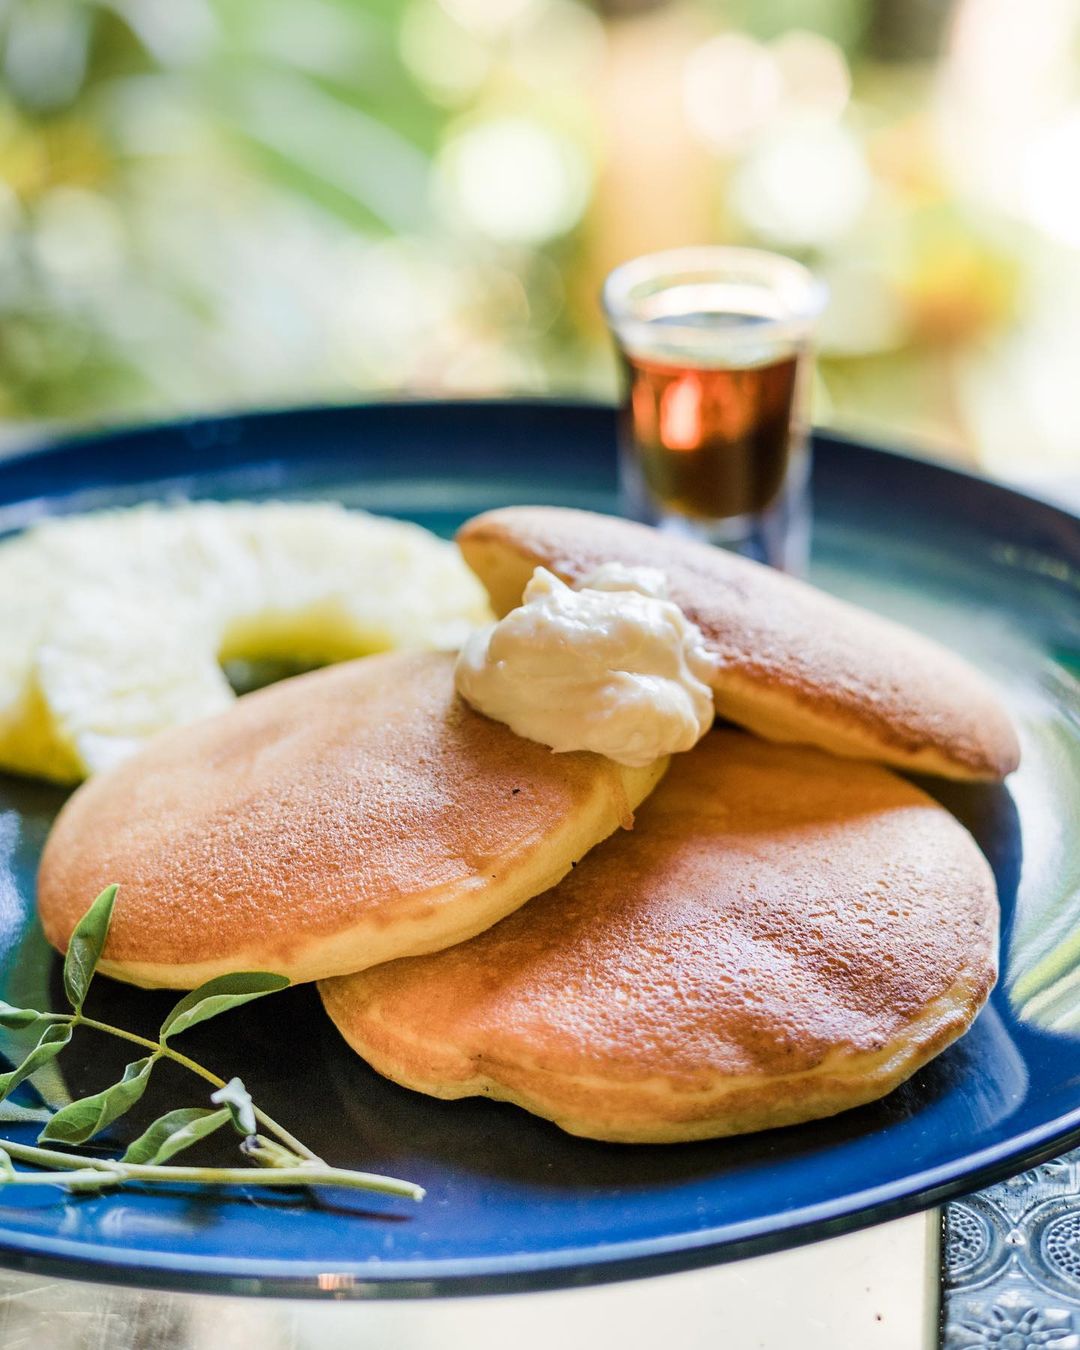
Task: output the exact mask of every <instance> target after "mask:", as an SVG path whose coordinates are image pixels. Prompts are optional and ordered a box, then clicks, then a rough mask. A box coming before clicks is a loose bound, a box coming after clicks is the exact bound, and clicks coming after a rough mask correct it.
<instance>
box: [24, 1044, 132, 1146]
mask: <svg viewBox="0 0 1080 1350" xmlns="http://www.w3.org/2000/svg"><path fill="white" fill-rule="evenodd" d="M156 1063H157V1055H147V1057H146V1058H145V1059H137V1060H134V1061H133V1062H132V1063H131V1064H129V1065H128V1066H127V1068H126V1069H125V1070H124V1076H123V1078H121V1079H120V1081H119V1083H113V1085H112V1086H111V1087H107V1088H105V1089H104V1090H103V1091H101V1092H95V1093H94V1095H93V1096H92V1097H81V1098H80V1099H79V1100H78V1101H77V1102H71V1103H70V1104H69V1105H68V1106H65V1107H62V1108H61V1109H60V1110H59V1111H57V1113H56V1115H54V1116H53V1117H52V1119H51V1120H50V1121H49V1123H48V1125H46V1126H45V1128H44V1129H43V1130H42V1131H41V1133H40V1134H39V1135H38V1143H39V1144H46V1143H60V1144H85V1143H86V1141H87V1140H88V1139H92V1138H93V1137H94V1135H95V1134H99V1133H100V1132H101V1131H102V1130H103V1129H104V1128H105V1127H106V1125H111V1124H112V1122H113V1121H114V1120H117V1119H118V1118H119V1117H120V1116H122V1115H123V1114H124V1112H125V1111H130V1110H131V1108H132V1107H133V1106H134V1105H135V1103H136V1102H137V1101H138V1100H139V1098H140V1097H141V1096H142V1095H143V1093H144V1092H145V1091H146V1085H147V1084H148V1083H149V1082H150V1074H151V1073H152V1072H153V1068H154V1065H155V1064H156Z"/></svg>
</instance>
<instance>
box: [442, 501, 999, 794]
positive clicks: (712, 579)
mask: <svg viewBox="0 0 1080 1350" xmlns="http://www.w3.org/2000/svg"><path fill="white" fill-rule="evenodd" d="M458 542H459V543H460V545H461V549H462V552H463V553H464V554H465V558H466V561H467V562H468V563H469V565H470V566H471V567H472V568H473V570H474V571H475V572H476V573H477V575H478V576H479V577H480V579H481V581H483V582H484V584H485V586H486V587H487V588H488V590H489V592H490V594H491V597H492V603H493V605H494V607H495V610H496V612H497V613H505V612H506V611H507V610H508V609H510V608H512V607H513V606H514V605H516V604H518V603H519V602H520V598H521V591H522V589H523V587H524V584H525V582H526V581H527V580H528V577H529V575H530V573H531V571H532V569H533V567H535V566H537V565H538V564H542V565H543V566H545V567H548V568H550V569H551V570H552V571H554V572H556V573H557V574H558V575H559V576H560V577H562V579H563V580H565V581H567V582H569V583H571V584H574V583H578V582H580V581H581V580H583V579H584V578H585V577H587V576H588V575H589V574H590V573H591V572H593V571H594V570H595V569H596V568H597V567H598V566H600V564H601V563H604V562H621V563H624V564H626V565H628V566H650V567H659V568H661V569H662V570H663V571H664V572H665V574H666V576H667V579H668V587H669V591H670V595H671V598H672V599H673V600H674V601H675V602H676V604H678V605H679V606H680V607H681V608H682V610H683V611H684V612H685V613H686V614H687V616H688V617H689V618H690V619H692V620H693V621H694V623H696V624H697V625H698V626H699V627H700V628H701V630H702V632H703V633H704V635H705V638H706V642H707V644H708V646H709V648H710V649H711V650H712V651H713V652H715V653H716V654H717V655H718V656H720V657H721V659H722V661H723V668H722V670H721V672H720V674H719V675H718V677H717V679H716V681H715V684H714V690H715V693H716V701H717V711H718V712H719V713H720V714H721V715H722V716H725V717H728V718H730V719H731V720H732V721H735V722H739V723H741V724H742V725H744V726H748V727H750V728H751V729H752V730H754V731H756V732H758V734H759V735H763V736H767V737H769V738H770V739H775V740H785V741H802V742H805V743H808V744H814V745H820V746H822V747H823V748H825V749H828V750H831V751H832V752H833V753H837V754H845V755H853V756H855V757H858V758H869V759H881V760H883V761H884V762H886V763H890V764H894V765H897V766H898V767H901V768H910V769H916V770H921V771H925V772H928V773H938V774H942V775H945V776H948V777H955V778H973V779H998V778H1002V777H1004V776H1005V775H1006V774H1008V773H1010V772H1011V771H1012V770H1013V769H1014V768H1016V766H1017V764H1018V762H1019V746H1018V743H1017V739H1016V733H1015V731H1014V729H1013V726H1012V723H1011V722H1010V719H1009V717H1008V714H1007V713H1006V712H1005V710H1004V709H1003V707H1002V705H1001V703H1000V700H999V699H998V698H997V696H996V694H995V693H994V691H993V689H992V688H991V687H990V685H989V683H988V682H987V681H986V680H984V679H983V678H982V676H981V675H980V674H979V673H978V672H977V671H975V670H973V669H972V667H971V666H970V665H968V664H967V663H966V662H965V661H962V660H961V659H960V658H959V657H957V656H955V655H954V654H953V653H951V652H948V651H946V650H945V649H944V648H943V647H940V646H938V645H937V644H936V643H933V642H931V641H929V640H928V639H926V638H923V637H921V636H920V635H918V634H915V633H912V632H910V631H909V630H907V629H905V628H902V627H900V626H899V625H897V624H894V623H892V622H890V621H888V620H886V619H883V618H881V617H879V616H877V615H874V614H871V613H869V612H868V611H866V610H863V609H859V608H858V607H856V606H854V605H849V604H846V603H844V602H842V601H840V600H837V599H836V598H835V597H833V596H829V595H826V594H825V593H824V592H822V591H819V590H817V589H816V588H814V587H812V586H809V585H806V584H805V583H803V582H800V581H797V580H795V579H794V578H792V577H789V576H785V575H784V574H782V573H780V572H776V571H774V570H773V569H771V568H767V567H762V566H760V565H759V564H757V563H754V562H751V561H748V560H747V559H744V558H739V557H736V556H735V555H734V554H731V553H729V552H727V551H725V550H721V549H716V548H709V547H707V546H705V545H702V544H698V543H694V542H692V541H688V540H683V539H678V538H674V537H672V536H671V535H667V534H663V533H661V532H660V531H657V530H653V529H650V528H648V527H647V526H644V525H637V524H634V523H632V522H630V521H624V520H617V519H615V518H614V517H610V516H601V515H595V514H593V513H591V512H585V511H571V510H563V509H559V508H555V507H510V508H507V509H504V510H499V511H491V512H488V513H487V514H486V515H482V516H477V517H476V518H475V519H474V520H471V521H469V522H468V523H467V524H466V525H465V526H464V527H463V529H462V530H461V532H460V534H459V537H458Z"/></svg>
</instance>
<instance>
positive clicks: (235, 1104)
mask: <svg viewBox="0 0 1080 1350" xmlns="http://www.w3.org/2000/svg"><path fill="white" fill-rule="evenodd" d="M210 1100H211V1101H212V1102H217V1104H218V1105H219V1106H227V1107H228V1108H229V1114H230V1115H231V1116H232V1121H233V1124H234V1125H235V1126H236V1128H237V1130H238V1131H239V1133H240V1134H242V1135H244V1136H245V1137H246V1136H248V1135H251V1134H254V1133H255V1130H256V1129H257V1126H256V1124H255V1107H254V1106H253V1105H252V1102H251V1093H250V1092H249V1091H248V1090H247V1088H246V1087H245V1086H244V1085H243V1083H242V1082H241V1081H240V1079H239V1078H230V1079H229V1081H228V1082H227V1083H226V1084H225V1086H224V1087H219V1088H218V1090H217V1091H216V1092H211V1094H210Z"/></svg>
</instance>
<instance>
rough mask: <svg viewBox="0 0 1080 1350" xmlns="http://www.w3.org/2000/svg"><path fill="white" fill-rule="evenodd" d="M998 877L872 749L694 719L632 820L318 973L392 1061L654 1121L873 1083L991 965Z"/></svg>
mask: <svg viewBox="0 0 1080 1350" xmlns="http://www.w3.org/2000/svg"><path fill="white" fill-rule="evenodd" d="M996 943H997V904H996V898H995V889H994V883H993V878H992V876H991V874H990V871H989V868H988V866H987V864H986V862H985V860H984V859H983V857H982V855H981V853H980V852H979V851H978V849H977V848H976V846H975V844H974V842H973V841H972V839H971V837H970V836H969V835H968V834H967V832H966V831H965V830H964V829H963V828H962V827H961V826H960V825H959V824H958V823H957V822H956V821H955V820H954V819H953V818H952V817H951V816H950V815H949V814H948V813H947V812H945V811H944V810H943V809H942V808H941V807H940V806H938V805H937V804H936V803H935V802H933V801H932V800H931V799H930V798H928V797H927V796H925V795H924V794H923V793H922V792H920V791H919V790H918V789H916V788H915V787H913V786H911V785H910V784H908V783H906V782H904V781H903V780H901V779H899V778H897V777H895V776H894V775H893V774H891V773H889V772H887V771H886V770H883V769H880V768H877V767H875V766H872V765H865V764H846V763H843V762H841V761H838V760H836V759H832V758H830V757H828V756H826V755H823V754H820V753H819V752H817V751H813V750H804V749H797V748H788V747H781V746H775V745H768V744H766V743H763V742H760V741H756V740H754V739H752V738H750V737H748V736H745V735H743V734H741V733H738V732H725V731H717V732H713V733H712V734H711V735H710V736H709V737H708V738H706V740H705V741H703V742H702V743H701V744H700V745H699V746H698V748H697V749H695V750H694V751H692V752H690V753H689V754H686V755H680V756H677V757H676V759H675V760H674V761H673V764H672V767H671V769H670V771H669V773H668V776H667V778H666V779H665V781H664V782H663V783H662V784H661V786H660V788H659V789H658V790H657V791H656V792H655V794H654V795H653V796H652V797H651V798H650V800H649V801H648V802H647V803H646V804H645V806H643V807H642V809H641V811H640V812H639V813H638V821H637V827H636V828H635V830H634V832H633V834H632V835H629V836H621V837H619V838H616V839H612V840H609V841H608V842H607V843H605V844H602V845H601V846H600V847H598V848H597V849H596V850H594V851H593V852H592V853H591V854H590V855H589V857H588V858H586V859H585V860H584V861H583V862H582V863H581V864H580V865H579V866H578V867H577V868H576V869H575V870H574V871H573V872H572V873H571V874H570V875H569V876H568V877H567V878H566V879H565V880H564V881H563V882H562V883H561V884H560V885H558V886H557V887H555V888H554V889H553V890H551V891H549V892H547V893H546V894H545V895H543V896H540V897H538V898H536V899H535V900H533V901H532V902H530V904H529V905H528V906H526V908H525V909H523V910H521V911H519V912H518V913H517V914H514V915H512V916H511V917H510V918H508V919H506V920H504V921H503V922H502V923H500V924H498V925H497V926H496V927H494V928H492V929H489V930H488V931H487V932H486V933H484V934H482V935H481V936H480V937H478V938H476V939H474V940H473V941H471V942H468V943H465V944H463V945H461V946H458V947H454V948H451V949H449V950H447V951H443V952H440V953H438V954H437V955H435V956H431V957H426V958H420V959H417V960H407V961H398V962H394V963H392V964H391V965H388V966H382V967H380V968H378V969H376V970H370V971H367V972H364V973H363V974H361V975H356V976H352V977H344V978H342V979H337V980H331V981H328V982H325V983H324V984H323V985H321V986H320V987H321V990H322V992H323V997H324V1001H325V1003H326V1006H327V1009H328V1011H329V1013H330V1015H331V1016H332V1017H333V1018H334V1020H335V1022H337V1024H338V1026H339V1028H340V1029H341V1030H342V1032H343V1033H344V1035H345V1037H346V1039H348V1040H349V1041H350V1042H351V1043H352V1044H353V1045H354V1046H355V1048H356V1049H358V1050H359V1051H360V1053H361V1054H363V1055H364V1056H365V1057H366V1058H368V1059H369V1060H370V1061H371V1062H372V1063H373V1064H374V1066H375V1067H376V1068H378V1069H380V1070H381V1071H382V1072H384V1073H386V1074H387V1075H389V1076H390V1077H392V1078H396V1079H398V1080H399V1081H401V1082H403V1083H406V1084H407V1085H410V1086H414V1087H418V1088H420V1089H422V1090H426V1091H429V1092H433V1093H435V1094H436V1095H440V1096H458V1095H464V1094H465V1093H469V1092H487V1093H490V1094H492V1095H495V1096H499V1097H506V1098H508V1099H509V1100H512V1101H517V1102H520V1103H521V1104H523V1105H525V1106H527V1107H528V1108H529V1109H531V1110H534V1111H537V1112H538V1113H540V1114H542V1115H546V1116H549V1117H550V1118H552V1119H554V1120H556V1121H557V1122H558V1123H560V1124H562V1125H563V1126H564V1127H565V1128H567V1129H570V1130H572V1131H574V1132H576V1133H583V1134H589V1135H595V1136H597V1137H600V1138H609V1139H624V1140H635V1139H636V1140H658V1141H663V1140H668V1139H680V1138H695V1137H704V1136H708V1135H712V1134H724V1133H730V1132H734V1131H736V1130H742V1129H757V1128H762V1127H764V1126H767V1125H772V1124H783V1123H787V1122H790V1121H794V1120H800V1119H806V1118H809V1117H812V1116H816V1115H825V1114H830V1113H831V1112H833V1111H836V1110H840V1109H843V1108H844V1107H846V1106H851V1105H855V1104H857V1103H859V1102H862V1101H866V1100H869V1099H871V1098H873V1097H875V1096H880V1095H882V1093H884V1092H886V1091H888V1090H889V1089H890V1088H891V1087H893V1086H895V1084H896V1083H897V1082H899V1081H900V1080H901V1079H902V1078H904V1077H906V1076H907V1075H908V1074H909V1073H911V1072H912V1071H913V1070H914V1069H915V1068H917V1067H918V1066H919V1065H920V1064H921V1063H923V1062H924V1061H925V1060H926V1059H927V1058H929V1057H930V1056H931V1055H932V1054H934V1053H936V1052H937V1051H939V1050H940V1049H941V1048H943V1046H944V1045H945V1044H947V1043H948V1042H949V1041H950V1040H952V1039H953V1038H954V1037H955V1036H957V1035H959V1034H960V1033H961V1032H962V1031H963V1030H964V1029H965V1028H966V1027H967V1025H968V1024H969V1022H970V1020H971V1018H972V1017H973V1016H974V1014H975V1012H976V1011H977V1009H978V1007H979V1006H980V1005H981V1004H982V1002H983V1001H984V999H985V998H986V995H987V994H988V992H989V990H990V987H991V985H992V983H993V980H994V974H995V959H996Z"/></svg>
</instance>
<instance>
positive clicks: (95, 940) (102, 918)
mask: <svg viewBox="0 0 1080 1350" xmlns="http://www.w3.org/2000/svg"><path fill="white" fill-rule="evenodd" d="M116 891H117V888H116V887H115V886H106V887H105V889H104V890H103V891H102V892H101V894H100V895H99V896H98V898H97V899H96V900H95V901H94V903H93V904H92V905H91V906H90V908H89V909H88V910H87V911H86V913H85V914H84V915H83V916H82V918H81V919H80V920H79V922H78V924H77V926H76V928H75V931H74V933H72V935H71V941H70V942H69V943H68V949H67V956H66V957H65V958H64V993H65V994H67V1000H68V1002H69V1003H70V1004H71V1006H72V1007H73V1008H74V1009H75V1011H76V1012H78V1011H79V1010H80V1008H81V1007H82V1005H83V1001H84V999H85V998H86V991H87V990H88V989H89V988H90V981H91V980H92V979H93V978H94V971H95V969H96V968H97V963H98V960H99V959H100V957H101V949H102V948H103V947H104V946H105V938H106V936H107V935H108V932H109V920H110V919H111V918H112V911H113V904H114V902H115V900H116Z"/></svg>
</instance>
